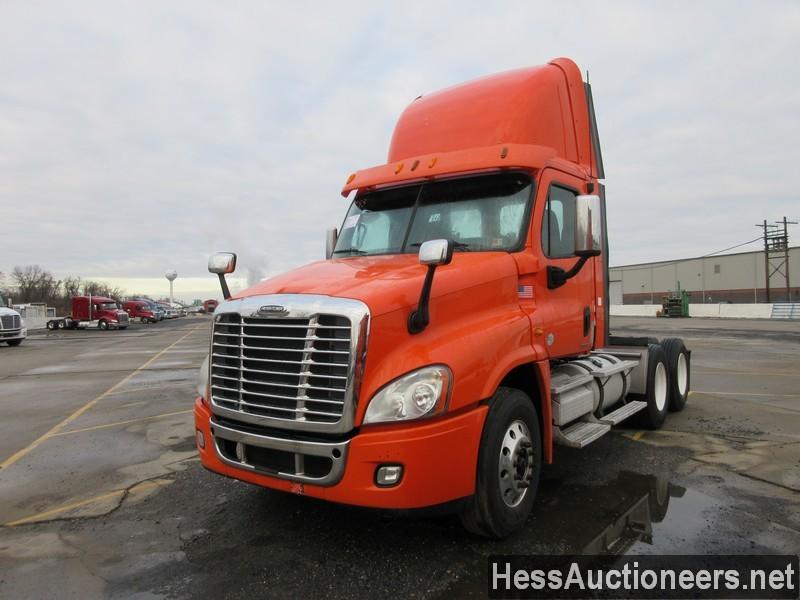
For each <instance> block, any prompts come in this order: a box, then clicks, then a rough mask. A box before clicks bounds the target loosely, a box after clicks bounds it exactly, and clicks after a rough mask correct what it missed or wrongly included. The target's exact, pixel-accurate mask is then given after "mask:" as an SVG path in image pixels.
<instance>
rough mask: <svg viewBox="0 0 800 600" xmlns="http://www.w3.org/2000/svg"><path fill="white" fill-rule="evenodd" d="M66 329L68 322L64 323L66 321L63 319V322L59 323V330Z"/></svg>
mask: <svg viewBox="0 0 800 600" xmlns="http://www.w3.org/2000/svg"><path fill="white" fill-rule="evenodd" d="M66 327H67V323H66V321H64V319H61V320H60V321H59V322H58V328H59V329H66Z"/></svg>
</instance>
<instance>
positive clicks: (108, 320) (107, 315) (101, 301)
mask: <svg viewBox="0 0 800 600" xmlns="http://www.w3.org/2000/svg"><path fill="white" fill-rule="evenodd" d="M129 324H130V318H129V317H128V313H126V312H125V311H124V310H122V309H120V307H119V305H118V304H117V302H116V301H115V300H112V299H111V298H106V297H104V296H75V297H73V298H72V311H71V312H70V314H69V316H66V317H56V318H55V319H50V320H49V321H47V328H48V329H50V330H54V329H91V328H97V329H127V328H128V325H129Z"/></svg>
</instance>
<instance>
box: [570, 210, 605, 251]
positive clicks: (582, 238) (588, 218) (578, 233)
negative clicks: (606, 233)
mask: <svg viewBox="0 0 800 600" xmlns="http://www.w3.org/2000/svg"><path fill="white" fill-rule="evenodd" d="M602 227H603V226H602V225H601V219H600V196H578V197H577V198H576V200H575V256H578V257H584V256H586V257H592V256H599V255H600V253H601V252H602V249H603V246H602V243H601V242H600V240H601V239H602V237H601V236H602Z"/></svg>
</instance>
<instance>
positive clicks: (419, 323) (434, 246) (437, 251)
mask: <svg viewBox="0 0 800 600" xmlns="http://www.w3.org/2000/svg"><path fill="white" fill-rule="evenodd" d="M454 247H455V244H453V242H452V241H450V240H428V241H427V242H423V244H422V245H421V246H420V247H419V262H420V264H421V265H427V267H428V272H427V273H425V282H424V283H423V284H422V292H421V293H420V295H419V306H417V309H416V310H415V311H412V313H411V314H410V315H408V333H411V334H415V333H420V332H422V331H423V330H424V329H425V328H426V327H427V326H428V323H429V322H430V315H429V314H428V304H429V303H430V300H431V285H432V284H433V273H434V271H436V267H438V266H439V265H447V264H450V261H451V260H453V248H454Z"/></svg>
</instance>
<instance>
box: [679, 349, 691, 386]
mask: <svg viewBox="0 0 800 600" xmlns="http://www.w3.org/2000/svg"><path fill="white" fill-rule="evenodd" d="M677 376H678V393H679V394H680V395H681V396H683V395H684V394H685V393H686V389H687V388H688V387H689V365H688V364H687V362H686V355H685V354H684V353H683V352H681V353H680V355H679V356H678V368H677Z"/></svg>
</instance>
